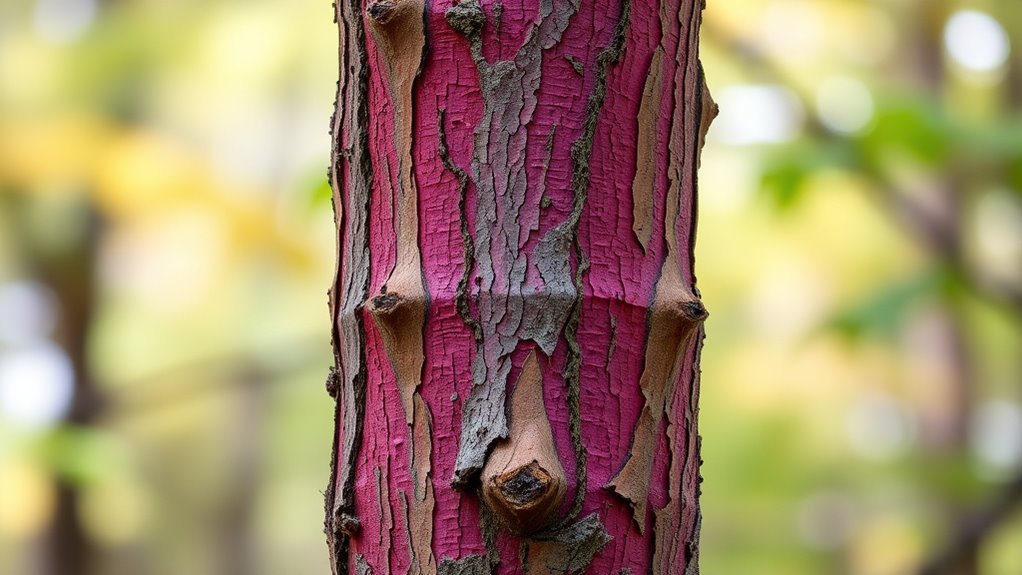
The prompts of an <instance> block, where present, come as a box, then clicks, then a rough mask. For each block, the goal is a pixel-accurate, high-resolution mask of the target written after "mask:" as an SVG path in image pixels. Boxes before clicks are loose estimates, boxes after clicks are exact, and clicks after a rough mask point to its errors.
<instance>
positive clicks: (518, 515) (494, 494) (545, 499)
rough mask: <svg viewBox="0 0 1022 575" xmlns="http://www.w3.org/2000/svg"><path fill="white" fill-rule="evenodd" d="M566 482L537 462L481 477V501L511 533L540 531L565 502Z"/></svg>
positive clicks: (524, 533) (520, 533)
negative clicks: (563, 501) (562, 502)
mask: <svg viewBox="0 0 1022 575" xmlns="http://www.w3.org/2000/svg"><path fill="white" fill-rule="evenodd" d="M564 484H565V479H564V477H562V476H557V475H554V474H551V473H550V472H549V471H547V470H546V469H544V468H543V466H542V465H540V464H539V462H538V461H536V460H533V461H532V462H530V463H528V464H526V465H523V466H521V467H518V468H516V469H512V470H510V471H506V472H504V473H500V474H497V475H492V476H489V477H484V478H483V485H482V490H483V501H485V502H486V504H487V505H488V506H489V507H490V509H491V510H492V511H493V512H494V514H496V515H497V517H498V518H499V519H500V520H501V522H502V523H503V524H504V526H505V527H507V529H508V530H509V531H511V532H512V533H515V534H518V535H527V534H529V533H532V532H534V531H537V530H539V529H540V528H542V527H543V526H544V525H545V524H546V523H547V522H548V519H549V518H550V517H551V516H552V515H553V513H554V512H555V511H556V510H557V508H558V507H559V506H560V504H561V501H562V500H563V499H564V492H565V485H564Z"/></svg>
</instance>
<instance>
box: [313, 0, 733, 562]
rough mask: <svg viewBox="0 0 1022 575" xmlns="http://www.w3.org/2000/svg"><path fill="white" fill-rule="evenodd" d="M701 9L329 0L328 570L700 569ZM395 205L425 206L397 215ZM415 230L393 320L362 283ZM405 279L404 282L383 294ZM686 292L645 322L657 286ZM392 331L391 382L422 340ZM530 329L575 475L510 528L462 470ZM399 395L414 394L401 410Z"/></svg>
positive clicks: (480, 450) (398, 253)
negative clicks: (333, 105)
mask: <svg viewBox="0 0 1022 575" xmlns="http://www.w3.org/2000/svg"><path fill="white" fill-rule="evenodd" d="M701 8H702V7H701V3H700V2H699V1H691V0H676V1H672V0H659V1H657V0H630V1H628V0H624V1H609V0H600V1H591V2H580V1H577V0H576V1H574V2H573V1H571V0H524V1H523V2H520V3H505V4H503V5H501V4H500V3H497V2H489V1H483V2H481V3H478V4H477V3H475V2H474V1H473V0H466V1H465V2H462V3H461V4H460V5H458V6H457V7H455V5H454V3H453V2H452V1H451V0H436V1H433V2H432V3H429V2H427V3H425V4H424V5H423V4H422V3H421V2H419V3H418V4H416V3H415V2H408V1H403V0H385V1H382V2H375V3H366V2H362V1H361V0H338V4H337V11H338V21H339V26H340V29H341V45H340V46H341V55H340V63H341V79H340V83H339V87H338V107H337V111H336V114H335V118H334V123H333V132H334V139H335V141H334V144H335V145H334V159H333V164H332V167H331V182H332V184H333V187H334V203H335V211H336V219H337V224H338V251H339V263H338V268H337V272H338V273H337V278H336V280H335V283H334V285H333V287H332V289H331V313H332V314H333V321H334V324H335V326H334V348H335V352H336V356H337V362H338V365H337V367H336V374H335V375H333V376H332V382H333V384H332V387H333V388H334V391H335V395H336V397H337V416H336V421H337V426H336V436H335V439H334V441H335V451H334V457H333V461H332V467H333V468H332V474H331V481H330V485H329V487H328V492H327V520H326V528H327V537H328V540H329V543H330V549H331V561H332V569H333V570H334V572H335V573H375V574H387V573H393V574H398V573H400V574H404V573H423V572H426V573H434V574H436V573H440V574H444V573H450V574H455V573H465V574H476V573H494V574H499V575H503V574H513V573H536V574H540V573H583V572H584V573H593V574H601V575H602V574H617V573H628V572H629V570H630V572H631V573H635V574H639V573H662V574H668V573H678V574H680V573H696V572H697V555H698V529H699V506H698V490H699V481H700V477H699V463H700V459H699V444H698V435H697V431H696V412H697V403H696V400H697V396H698V380H699V377H698V363H699V349H700V346H701V341H702V331H701V327H700V323H699V322H700V321H701V319H702V317H703V315H704V312H703V311H702V308H701V305H700V304H698V299H697V297H696V296H697V291H696V289H695V277H694V273H693V260H692V242H693V239H694V234H695V203H696V201H695V189H696V169H697V165H698V155H699V148H700V146H701V133H703V132H704V131H705V127H706V125H707V124H708V122H709V120H710V119H711V117H710V115H711V114H710V113H708V112H707V110H711V109H712V108H713V106H712V103H711V102H709V99H708V95H707V94H706V92H705V88H704V82H703V78H702V71H701V68H700V64H699V61H698V54H697V46H698V25H699V21H700V10H701ZM452 10H454V12H451V11H452ZM389 11H394V15H393V19H394V20H393V21H385V23H384V24H381V23H380V21H381V20H386V19H388V18H391V17H390V16H385V17H381V16H380V15H381V14H385V13H389ZM459 11H460V12H459ZM408 14H411V16H410V17H412V18H418V19H420V20H421V24H420V25H421V29H420V32H421V33H422V35H423V38H422V40H423V41H422V44H421V46H422V50H421V52H422V53H421V60H420V65H419V68H418V70H417V71H416V73H415V75H414V76H413V77H411V79H412V81H411V82H410V83H406V84H402V83H401V82H398V81H396V80H395V75H396V74H400V73H401V71H400V69H399V66H398V65H397V64H395V63H394V62H395V61H396V60H395V55H394V54H393V53H392V52H391V51H390V49H389V48H387V47H385V46H382V45H381V43H380V40H379V38H381V37H382V36H381V34H385V33H387V31H386V30H383V29H382V27H384V26H396V27H397V28H396V31H394V33H395V34H405V35H407V34H414V33H415V25H414V24H416V23H414V22H411V21H409V22H402V21H401V20H400V19H401V18H409V16H408ZM458 16H461V17H462V18H461V19H460V20H459V19H458V18H457V17H458ZM483 18H485V20H483ZM466 22H467V23H468V24H466ZM479 24H481V28H480V27H479ZM374 26H375V27H380V29H379V30H377V29H374ZM401 41H402V42H404V40H403V39H402V40H401ZM410 45H413V46H415V43H414V42H413V43H411V44H410ZM399 49H401V47H400V46H399ZM402 86H404V87H402ZM403 89H407V90H410V102H411V108H410V109H405V107H406V106H404V105H403V104H402V103H401V94H400V92H401V90H403ZM644 107H646V108H645V109H646V110H647V111H649V110H651V111H652V113H646V114H645V115H644V114H643V113H642V110H643V108H644ZM650 119H652V121H649V120H650ZM643 138H645V141H646V142H647V145H643V144H642V143H641V142H642V141H643ZM404 149H406V150H407V151H408V153H409V155H408V156H407V158H410V162H411V165H408V160H407V159H405V158H404V157H403V154H404V152H402V150H404ZM641 166H645V167H646V168H647V172H648V173H649V174H650V177H647V178H640V177H638V176H637V174H639V172H641V171H642V169H641ZM404 174H407V175H408V177H405V175H404ZM409 183H410V184H411V185H409ZM402 210H406V211H407V210H414V214H415V219H416V221H417V222H418V224H417V225H418V227H417V230H415V233H414V234H412V235H410V236H409V235H408V234H407V233H406V234H404V235H403V234H402V226H403V225H404V226H405V227H407V224H402V217H401V214H402ZM644 213H648V216H644V215H643V214H644ZM637 219H648V222H644V223H643V222H637ZM406 221H407V220H406ZM637 227H639V228H642V229H643V230H644V232H641V233H640V232H637V231H636V228H637ZM404 231H405V232H408V230H407V229H405V230H404ZM640 235H644V237H640ZM645 236H648V238H647V237H645ZM409 238H411V239H410V240H409ZM402 241H405V242H408V245H404V246H402V245H401V243H402ZM672 244H673V245H672ZM412 250H414V251H415V252H417V256H418V259H417V264H418V266H419V269H418V270H416V271H417V272H418V274H419V278H418V279H419V280H421V287H422V291H423V293H422V294H421V297H420V298H419V300H418V301H419V302H420V303H419V305H421V306H422V308H423V311H424V317H423V319H422V320H421V322H419V323H421V325H419V324H418V323H417V321H418V320H416V319H415V318H416V317H417V316H415V314H414V313H412V314H410V315H409V316H408V317H404V316H402V319H401V320H400V323H399V324H398V325H397V327H395V328H394V332H395V333H396V334H397V335H393V334H390V335H388V333H387V332H385V331H383V330H381V327H380V326H381V325H383V324H381V323H379V322H380V320H379V318H378V317H376V318H375V320H374V316H373V313H371V310H370V307H371V306H369V305H368V303H367V302H368V301H369V300H371V299H372V298H374V297H377V298H378V297H380V296H382V295H387V294H390V295H391V296H394V294H395V293H397V292H396V291H395V290H396V289H397V288H395V287H394V285H396V284H397V283H401V284H402V285H405V284H407V283H408V282H407V281H405V280H401V281H400V282H399V281H398V280H396V279H395V275H396V274H400V273H402V271H401V270H399V269H398V268H400V267H401V266H400V263H401V260H402V258H404V259H408V257H410V256H408V254H409V253H411V251H412ZM669 258H675V264H676V265H675V266H674V267H672V265H671V264H670V262H668V259H669ZM409 261H411V260H409ZM672 269H673V270H674V271H671V270H672ZM672 274H673V275H672ZM668 276H671V277H668ZM675 280H676V281H675ZM412 283H415V282H412ZM388 290H389V291H388ZM672 290H673V291H672ZM672 294H673V295H672ZM679 294H680V295H679ZM409 295H410V296H412V301H411V304H410V305H415V296H416V294H401V293H397V296H399V297H400V296H409ZM668 300H669V301H668ZM377 301H381V300H377ZM657 301H661V302H667V303H664V304H663V305H662V306H658V305H656V302H657ZM459 304H460V306H461V309H459ZM668 304H670V306H668ZM671 306H673V307H671ZM679 306H681V308H682V310H683V311H682V312H677V311H675V313H674V315H671V314H669V313H668V314H667V315H664V316H663V317H664V318H666V319H665V320H664V321H665V323H664V325H668V327H667V328H663V327H661V328H657V327H656V322H655V321H654V318H655V317H659V316H657V313H659V312H657V310H658V309H661V307H664V308H665V309H666V308H667V307H671V309H674V310H676V309H678V308H679ZM665 313H666V312H665ZM678 313H681V314H682V315H680V316H679V315H678ZM686 313H687V314H688V315H685V314H686ZM679 318H680V319H679ZM687 319H690V320H691V321H690V322H688V323H686V320H687ZM672 322H673V323H672ZM679 323H680V324H684V325H680V327H679V326H675V324H679ZM671 326H675V327H671ZM658 329H660V330H661V331H660V332H658V331H657V330H658ZM663 329H669V330H671V331H670V334H674V335H676V336H677V337H676V338H674V339H672V338H673V337H674V335H672V336H671V337H664V336H663V333H665V332H663ZM675 331H677V333H675ZM420 333H421V342H419V341H418V340H416V339H415V338H414V337H412V339H410V340H408V339H407V338H409V337H411V336H409V335H407V334H413V335H414V334H420ZM388 338H389V339H388ZM394 338H397V339H400V338H406V340H405V345H404V347H401V346H399V345H397V344H394V343H393V342H394ZM654 338H656V339H657V341H654ZM409 341H410V342H411V344H413V345H412V351H414V352H415V354H417V355H418V356H419V358H420V360H421V362H422V363H421V370H419V371H420V373H419V378H418V381H416V382H415V383H414V384H413V385H411V386H407V387H405V388H402V385H406V384H403V383H402V382H400V381H399V376H398V374H397V373H398V369H399V368H398V365H399V364H400V363H401V362H402V361H404V360H407V361H411V362H412V364H413V365H415V366H417V365H418V364H415V363H414V360H415V358H414V357H412V358H410V359H409V358H408V357H405V358H401V357H394V355H396V354H399V353H400V354H408V349H409V347H408V345H409V343H408V342H409ZM672 342H673V343H672ZM418 346H421V349H418V350H415V349H414V348H415V347H418ZM530 353H534V354H535V357H536V358H537V359H538V363H539V365H540V368H541V371H542V374H543V377H542V389H543V399H544V403H545V405H546V417H547V418H548V420H549V423H550V429H551V430H552V434H553V444H554V447H555V449H556V455H557V458H558V459H559V461H560V462H561V464H562V465H563V469H564V473H565V476H566V477H565V478H566V483H567V491H566V494H565V497H564V499H563V502H562V503H561V504H560V506H559V508H558V509H557V510H556V511H555V512H554V514H553V516H552V517H550V518H549V519H548V520H547V521H546V522H545V524H544V527H543V528H542V529H540V530H537V531H535V532H533V533H529V534H527V535H512V534H511V530H509V529H507V528H506V527H507V526H506V525H502V524H501V522H500V520H499V519H497V518H494V517H493V515H492V514H491V513H489V512H488V510H487V509H486V506H485V505H484V504H483V503H481V499H480V496H479V491H478V490H479V484H480V472H481V471H482V467H483V464H484V463H485V461H486V459H487V457H488V455H489V454H490V453H491V452H492V450H493V449H494V448H495V446H496V445H498V444H501V443H510V444H512V445H513V444H514V442H515V441H516V440H517V438H515V437H508V436H509V431H508V425H509V419H508V418H509V417H510V418H513V417H514V414H513V413H512V414H510V415H508V411H507V410H508V402H507V398H508V397H509V396H510V394H511V391H512V390H513V389H514V385H515V382H516V381H518V378H519V375H520V374H521V372H522V366H523V363H524V362H525V359H526V357H527V356H528V355H529V354H530ZM654 364H663V365H667V366H668V369H667V370H666V371H664V372H663V373H664V374H665V375H664V376H663V377H661V379H665V381H654V380H655V379H656V377H657V372H656V370H655V369H654V367H652V366H653V365H654ZM416 369H417V368H416ZM668 378H669V381H667V379H668ZM640 380H642V381H644V382H647V383H644V384H643V385H640ZM649 382H652V383H649ZM657 390H660V391H657ZM658 393H659V394H660V396H662V397H659V399H658V395H657V394H658ZM410 394H414V397H415V402H416V403H415V405H417V406H418V405H420V403H419V402H420V400H421V409H420V408H419V407H417V408H416V409H415V410H414V411H413V412H410V411H409V408H408V405H409V404H408V403H407V398H408V397H411V395H410ZM403 398H404V400H403ZM658 403H662V404H663V407H662V408H657V407H656V406H655V405H656V404H658ZM654 412H655V413H654ZM644 413H645V414H646V416H645V418H644ZM423 418H425V421H424V422H423ZM643 426H647V428H648V429H650V433H649V434H648V435H649V436H650V437H651V438H652V441H651V442H649V443H648V444H643V443H642V442H641V441H640V440H638V439H636V438H637V437H638V435H639V434H638V433H637V429H640V428H643ZM633 446H635V447H636V449H638V448H639V447H641V448H642V449H644V450H645V451H646V452H647V453H644V454H641V455H643V456H645V457H648V459H649V461H650V464H649V465H648V466H646V467H645V469H644V470H643V473H645V474H646V477H644V478H643V477H640V476H639V474H634V475H635V477H632V478H631V479H632V480H633V482H635V483H642V482H643V481H644V482H645V485H646V487H647V489H645V491H646V493H644V494H642V495H643V496H644V498H645V500H644V501H636V500H635V499H637V498H638V497H637V496H636V495H635V491H634V490H632V491H630V492H629V493H625V491H626V489H624V488H621V487H613V486H612V484H615V482H617V483H616V485H618V486H620V485H622V484H623V483H624V482H625V478H622V477H619V473H622V470H623V469H628V468H627V467H626V462H628V461H629V458H630V457H633ZM424 457H425V459H426V460H425V461H424V460H423V458H424ZM628 473H630V474H631V473H632V471H628ZM616 478H617V479H616ZM642 491H643V490H641V489H640V490H639V492H640V493H641V492H642ZM422 517H426V518H427V519H426V520H425V521H423V520H422V519H421V518H422ZM417 518H418V519H417Z"/></svg>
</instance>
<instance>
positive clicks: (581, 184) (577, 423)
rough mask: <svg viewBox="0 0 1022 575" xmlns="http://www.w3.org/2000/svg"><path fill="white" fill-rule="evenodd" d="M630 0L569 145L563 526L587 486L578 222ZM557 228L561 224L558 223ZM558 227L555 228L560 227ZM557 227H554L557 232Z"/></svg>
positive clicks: (584, 265)
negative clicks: (571, 490)
mask: <svg viewBox="0 0 1022 575" xmlns="http://www.w3.org/2000/svg"><path fill="white" fill-rule="evenodd" d="M631 5H632V3H631V0H625V1H624V3H623V5H622V7H621V15H620V17H619V19H618V23H617V26H616V27H615V29H614V36H613V38H612V39H611V42H610V44H609V45H608V46H607V47H606V48H605V49H604V50H602V51H601V52H600V54H599V55H598V56H597V57H596V84H595V86H594V88H593V92H592V94H591V95H590V96H589V101H588V102H587V103H586V113H585V121H584V123H583V125H582V135H581V136H580V137H579V138H578V140H576V141H575V143H574V144H572V146H571V161H572V166H573V169H572V176H571V188H572V193H573V195H574V202H573V205H572V211H571V215H570V216H569V217H568V220H567V221H565V222H564V224H562V226H566V227H567V230H568V235H569V236H570V237H571V243H572V248H573V250H574V253H575V260H576V262H577V263H576V266H577V267H576V271H575V283H574V288H575V300H574V302H573V304H572V307H571V311H570V315H569V316H568V320H567V323H566V325H565V328H564V338H565V340H566V342H567V345H568V356H567V360H566V361H565V367H564V383H565V387H566V388H567V395H568V416H569V419H568V426H569V432H570V433H571V442H572V446H573V448H574V450H575V476H576V483H577V488H576V490H575V499H574V501H573V502H572V506H571V510H570V511H569V512H568V515H567V516H566V517H565V519H564V521H563V522H562V525H566V524H567V523H568V522H570V521H572V520H574V518H575V517H577V516H578V514H579V513H580V512H581V510H582V504H583V502H584V500H585V494H586V491H587V487H588V480H587V467H586V459H587V452H586V448H585V445H584V444H583V443H582V424H581V413H580V407H579V394H580V390H579V372H580V370H581V363H582V352H581V348H580V347H579V345H578V322H579V315H580V313H581V310H582V299H583V297H584V296H585V286H584V285H583V279H584V277H585V272H586V271H587V270H588V269H589V261H588V257H587V256H586V254H585V251H584V250H583V249H582V245H581V244H580V243H579V240H578V225H579V221H580V220H581V218H582V210H583V209H584V207H585V204H586V199H587V197H588V195H589V182H590V174H591V171H590V167H589V160H590V158H591V156H592V151H593V138H594V137H595V135H596V122H597V119H598V118H599V115H600V111H601V110H602V109H603V101H604V99H605V98H606V95H607V70H608V68H609V67H610V65H611V64H614V63H617V62H618V61H619V60H620V59H621V56H622V55H623V54H624V46H625V33H626V31H627V29H628V21H629V16H630V15H631ZM559 227H560V226H559ZM559 227H558V228H559ZM558 228H554V231H555V232H556V231H557V229H558Z"/></svg>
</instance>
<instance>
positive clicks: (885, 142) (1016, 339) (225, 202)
mask: <svg viewBox="0 0 1022 575" xmlns="http://www.w3.org/2000/svg"><path fill="white" fill-rule="evenodd" d="M707 4H708V6H707V10H706V13H705V25H704V31H703V43H702V54H703V60H704V66H705V69H706V74H707V79H708V81H709V83H710V86H711V88H712V91H713V93H714V96H715V98H716V100H717V101H718V102H719V104H720V107H721V115H720V117H719V118H718V119H717V121H716V123H715V124H714V126H713V128H712V129H711V131H710V134H709V141H708V143H707V146H706V149H705V151H704V153H703V162H702V172H701V176H700V179H701V182H700V183H701V198H700V223H699V232H700V235H699V240H698V249H697V269H698V273H699V287H700V289H701V291H702V294H703V297H704V300H705V301H706V303H707V307H708V308H709V309H710V311H711V316H710V319H709V321H708V324H707V332H708V339H707V344H706V347H705V348H704V353H703V379H702V411H701V414H700V425H701V428H702V435H703V450H704V451H703V457H704V459H705V464H704V467H703V475H704V476H705V478H706V481H705V483H704V484H703V517H704V520H703V537H702V550H701V560H702V565H703V571H704V572H705V573H708V574H726V575H731V574H735V575H744V574H752V575H764V574H766V575H773V574H777V575H792V574H803V573H805V574H849V575H895V574H902V573H916V572H921V573H934V574H936V573H956V574H983V575H1019V574H1020V573H1022V513H1015V514H1013V513H1012V511H1013V510H1018V508H1019V507H1022V506H1020V505H1018V503H1019V500H1020V499H1022V475H1020V474H1022V2H1018V1H1015V0H987V1H982V0H970V1H965V0H961V1H955V0H710V1H708V2H707ZM331 20H332V13H331V8H330V3H329V2H327V1H326V0H301V1H298V0H248V1H245V2H242V1H240V0H203V1H201V2H200V1H198V0H178V1H176V2H165V1H160V0H116V1H115V0H35V1H30V0H4V2H3V3H2V4H0V574H17V575H21V574H29V575H36V574H38V575H64V574H68V573H81V574H83V575H97V574H102V575H120V574H125V575H128V574H131V575H135V574H140V575H148V574H153V575H157V574H180V573H189V574H198V575H204V574H210V575H232V574H238V575H242V574H246V575H247V574H279V573H310V574H311V573H324V572H326V571H327V569H328V567H327V561H326V547H325V544H324V542H323V535H322V497H321V491H322V489H323V488H324V487H325V485H326V480H327V474H328V460H329V449H330V433H331V432H330V430H331V426H332V408H331V401H330V400H329V398H328V397H327V395H326V393H325V391H324V388H323V379H324V376H325V374H326V369H327V366H328V365H329V364H330V361H331V360H330V357H331V356H330V351H329V345H328V330H327V324H328V319H327V308H326V289H327V286H328V284H329V281H330V276H331V275H332V272H333V258H334V253H333V240H332V234H333V223H332V217H331V213H330V206H329V189H328V187H327V185H326V181H325V172H326V164H327V156H328V149H329V138H328V134H327V125H328V119H329V116H330V113H331V107H332V99H333V92H334V82H335V78H336V70H335V67H336V57H337V47H336V31H335V28H334V26H333V24H332V22H331Z"/></svg>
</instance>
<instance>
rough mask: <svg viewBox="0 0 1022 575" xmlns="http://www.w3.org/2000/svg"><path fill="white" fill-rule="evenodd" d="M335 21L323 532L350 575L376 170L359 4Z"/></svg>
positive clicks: (340, 569) (344, 8)
mask: <svg viewBox="0 0 1022 575" xmlns="http://www.w3.org/2000/svg"><path fill="white" fill-rule="evenodd" d="M335 20H336V22H337V24H338V34H339V45H340V46H341V61H340V73H339V78H338V82H337V99H336V101H335V105H334V115H333V118H332V122H331V139H332V154H331V165H330V173H329V177H330V185H331V188H332V189H333V197H334V202H333V203H334V220H335V222H336V224H337V237H338V264H337V275H336V278H335V281H334V286H333V288H332V289H331V297H330V307H331V311H330V315H331V318H332V320H333V328H332V340H333V341H332V343H333V349H334V357H335V369H336V370H337V371H336V373H337V376H336V381H337V385H336V388H337V392H336V395H337V410H336V412H335V420H334V446H333V449H332V455H331V466H330V483H329V485H328V486H327V493H326V507H327V509H326V532H327V545H328V547H329V551H330V568H331V571H332V573H334V575H347V573H348V572H349V571H348V570H349V563H348V561H349V557H348V553H349V551H348V548H349V539H350V537H351V535H352V534H353V533H354V532H356V531H357V527H358V520H357V517H356V514H355V497H354V482H355V458H356V457H357V454H358V451H359V449H360V447H361V442H362V425H363V420H364V410H365V390H366V382H367V381H368V374H367V372H366V361H365V332H364V329H363V326H362V323H361V321H359V317H358V315H359V310H360V309H361V305H362V302H363V301H364V300H365V297H366V294H367V293H368V289H369V277H370V266H371V260H370V257H369V228H368V221H367V220H368V215H369V204H370V200H371V195H372V186H373V167H372V160H371V158H370V155H369V136H368V124H369V110H368V106H369V103H368V97H367V94H368V91H369V67H368V55H367V52H366V48H365V30H364V28H363V26H362V19H361V14H360V2H359V1H358V0H339V1H338V2H337V3H336V4H335ZM345 168H346V169H347V178H345V174H344V170H345ZM345 182H347V185H345Z"/></svg>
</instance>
